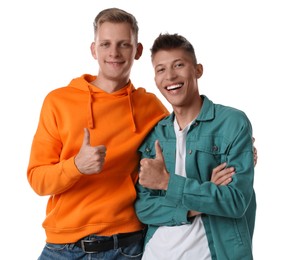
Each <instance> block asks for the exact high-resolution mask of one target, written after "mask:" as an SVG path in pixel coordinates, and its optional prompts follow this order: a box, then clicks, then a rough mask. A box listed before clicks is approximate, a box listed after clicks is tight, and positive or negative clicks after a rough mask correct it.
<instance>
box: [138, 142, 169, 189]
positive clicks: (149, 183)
mask: <svg viewBox="0 0 284 260" xmlns="http://www.w3.org/2000/svg"><path fill="white" fill-rule="evenodd" d="M155 150H156V158H155V159H148V158H144V159H142V160H141V161H140V172H139V183H140V184H141V185H142V186H143V187H145V188H149V189H153V190H167V188H168V183H169V178H170V176H169V173H168V172H167V169H166V166H165V161H164V156H163V153H162V149H161V147H160V144H159V141H158V140H157V141H156V142H155Z"/></svg>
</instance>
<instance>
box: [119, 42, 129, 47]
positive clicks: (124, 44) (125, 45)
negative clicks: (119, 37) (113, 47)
mask: <svg viewBox="0 0 284 260" xmlns="http://www.w3.org/2000/svg"><path fill="white" fill-rule="evenodd" d="M120 46H121V47H122V48H129V47H131V45H130V44H129V43H128V42H122V43H121V44H120Z"/></svg>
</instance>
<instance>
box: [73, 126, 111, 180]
mask: <svg viewBox="0 0 284 260" xmlns="http://www.w3.org/2000/svg"><path fill="white" fill-rule="evenodd" d="M105 156H106V147H105V146H104V145H99V146H91V145H90V132H89V130H88V129H87V128H84V138H83V143H82V146H81V148H80V151H79V153H78V154H77V155H76V157H75V165H76V167H77V168H78V170H79V171H80V172H81V173H83V174H94V173H100V172H101V170H102V168H103V165H104V162H105Z"/></svg>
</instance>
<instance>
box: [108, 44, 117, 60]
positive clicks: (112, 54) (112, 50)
mask: <svg viewBox="0 0 284 260" xmlns="http://www.w3.org/2000/svg"><path fill="white" fill-rule="evenodd" d="M109 56H110V57H118V56H119V50H118V46H116V45H112V46H111V47H110V49H109Z"/></svg>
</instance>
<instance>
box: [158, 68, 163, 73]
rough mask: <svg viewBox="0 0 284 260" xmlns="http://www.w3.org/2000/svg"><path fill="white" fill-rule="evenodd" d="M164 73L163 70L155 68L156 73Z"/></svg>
mask: <svg viewBox="0 0 284 260" xmlns="http://www.w3.org/2000/svg"><path fill="white" fill-rule="evenodd" d="M164 71H165V68H157V69H156V73H162V72H164Z"/></svg>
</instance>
